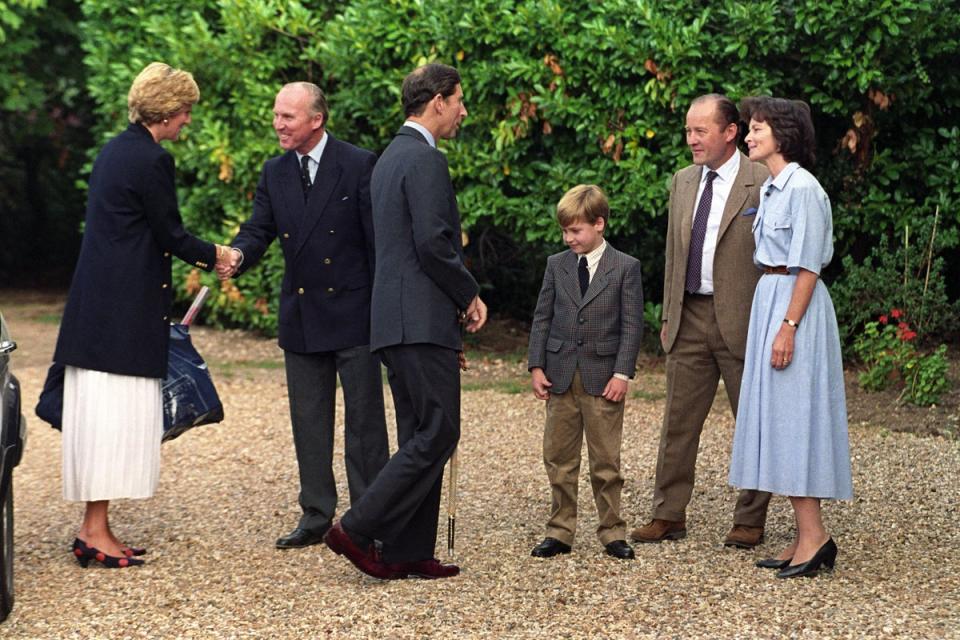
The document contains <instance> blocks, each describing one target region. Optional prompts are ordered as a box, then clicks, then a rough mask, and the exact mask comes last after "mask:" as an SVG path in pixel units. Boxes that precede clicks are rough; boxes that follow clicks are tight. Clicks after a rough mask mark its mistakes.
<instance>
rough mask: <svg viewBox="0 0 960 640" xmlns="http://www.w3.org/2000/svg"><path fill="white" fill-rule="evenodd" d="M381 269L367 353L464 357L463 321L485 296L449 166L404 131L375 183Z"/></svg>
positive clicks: (416, 133) (372, 182)
mask: <svg viewBox="0 0 960 640" xmlns="http://www.w3.org/2000/svg"><path fill="white" fill-rule="evenodd" d="M370 197H371V200H372V202H373V228H374V241H375V243H376V251H377V269H376V274H375V275H374V278H373V299H372V302H371V327H370V348H371V350H374V351H376V350H378V349H382V348H384V347H390V346H394V345H399V344H433V345H437V346H440V347H445V348H448V349H455V350H459V349H460V348H461V346H462V342H461V337H460V319H459V313H460V312H461V311H464V310H465V309H466V308H467V307H468V306H469V305H470V302H471V301H472V300H473V299H474V298H475V297H476V296H477V294H478V293H479V291H480V288H479V286H478V285H477V281H476V280H474V278H473V276H472V275H470V272H469V271H467V268H466V266H464V257H463V246H462V244H461V237H462V236H461V230H460V211H459V209H458V208H457V198H456V195H455V194H454V191H453V184H452V183H451V181H450V171H449V169H448V168H447V158H446V156H444V155H443V153H441V152H440V151H438V150H437V149H434V148H433V147H431V146H430V145H429V144H427V141H426V139H425V138H424V137H423V135H422V134H421V133H420V132H419V131H417V130H415V129H413V128H411V127H400V130H399V131H398V132H397V135H396V137H395V138H394V139H393V141H392V142H391V143H390V145H389V146H388V147H387V148H386V150H385V151H384V152H383V155H382V156H380V159H379V160H378V161H377V166H376V167H374V169H373V177H372V178H371V180H370Z"/></svg>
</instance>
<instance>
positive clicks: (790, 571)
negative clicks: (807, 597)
mask: <svg viewBox="0 0 960 640" xmlns="http://www.w3.org/2000/svg"><path fill="white" fill-rule="evenodd" d="M837 551H838V549H837V545H836V543H835V542H834V541H833V538H830V539H829V540H827V541H826V542H825V543H824V544H823V546H822V547H820V548H819V549H818V550H817V552H816V553H815V554H813V557H812V558H810V559H809V560H807V561H806V562H801V563H800V564H791V565H787V566H786V567H784V568H783V569H781V570H780V572H779V573H778V574H777V577H778V578H800V577H802V576H809V577H811V578H812V577H813V576H815V575H817V574H818V573H820V571H821V569H824V570H828V571H829V570H831V569H833V565H834V564H836V562H837Z"/></svg>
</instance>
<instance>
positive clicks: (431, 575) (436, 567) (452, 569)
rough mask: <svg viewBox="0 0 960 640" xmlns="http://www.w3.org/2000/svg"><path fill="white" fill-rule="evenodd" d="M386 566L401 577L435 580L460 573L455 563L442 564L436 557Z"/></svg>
mask: <svg viewBox="0 0 960 640" xmlns="http://www.w3.org/2000/svg"><path fill="white" fill-rule="evenodd" d="M388 566H389V567H390V569H391V570H392V571H393V572H394V573H395V574H397V576H398V577H401V578H409V577H411V576H413V577H415V578H424V579H426V580H436V579H437V578H452V577H453V576H455V575H458V574H459V573H460V567H458V566H457V565H455V564H443V563H442V562H440V561H439V560H437V559H436V558H430V559H429V560H419V561H417V562H398V563H396V564H391V565H388Z"/></svg>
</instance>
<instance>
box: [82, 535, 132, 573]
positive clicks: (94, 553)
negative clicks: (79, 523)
mask: <svg viewBox="0 0 960 640" xmlns="http://www.w3.org/2000/svg"><path fill="white" fill-rule="evenodd" d="M73 557H75V558H76V559H77V562H79V563H80V566H81V567H83V568H84V569H86V567H87V565H88V564H90V561H91V560H96V561H97V562H99V563H100V564H102V565H103V566H105V567H107V568H108V569H123V568H124V567H135V566H137V565H141V564H143V560H137V559H136V558H128V557H126V556H123V557H119V556H108V555H107V554H105V553H104V552H103V551H100V550H99V549H97V548H96V547H91V546H89V545H88V544H87V543H86V542H84V541H83V540H81V539H80V538H76V539H74V541H73Z"/></svg>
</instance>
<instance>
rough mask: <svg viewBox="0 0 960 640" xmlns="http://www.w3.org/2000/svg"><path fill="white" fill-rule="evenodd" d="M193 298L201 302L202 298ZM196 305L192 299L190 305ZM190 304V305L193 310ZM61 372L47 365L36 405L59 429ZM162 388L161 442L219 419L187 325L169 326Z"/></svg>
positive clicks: (203, 365)
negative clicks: (167, 354) (165, 372)
mask: <svg viewBox="0 0 960 640" xmlns="http://www.w3.org/2000/svg"><path fill="white" fill-rule="evenodd" d="M204 288H206V287H204ZM197 299H198V300H200V301H201V302H200V303H201V304H202V298H201V297H200V296H198V297H197ZM198 306H199V305H198V304H197V301H195V302H194V307H198ZM194 307H191V311H192V312H193V313H195V309H194ZM192 318H193V315H192V314H191V312H188V315H187V316H186V317H185V318H184V320H185V321H186V322H189V321H190V320H192ZM63 373H64V366H63V365H61V364H58V363H56V362H54V363H53V364H52V365H50V369H49V370H48V371H47V379H46V382H44V383H43V391H41V392H40V400H39V402H37V408H36V413H37V416H38V417H39V418H40V419H41V420H43V421H44V422H49V423H50V425H51V426H52V427H53V428H54V429H61V428H62V423H63V419H62V416H63ZM162 388H163V441H164V442H166V441H167V440H173V439H174V438H176V437H177V436H179V435H180V434H181V433H183V432H184V431H187V430H189V429H192V428H193V427H199V426H200V425H204V424H211V423H214V422H221V421H222V420H223V403H221V402H220V396H219V395H217V389H216V387H214V386H213V379H212V378H211V377H210V372H209V371H208V370H207V363H206V362H204V361H203V358H202V357H200V354H199V353H197V350H196V349H195V348H194V346H193V343H192V342H191V341H190V330H189V326H188V324H172V325H170V352H169V358H168V364H167V377H166V378H164V380H163V385H162Z"/></svg>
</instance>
